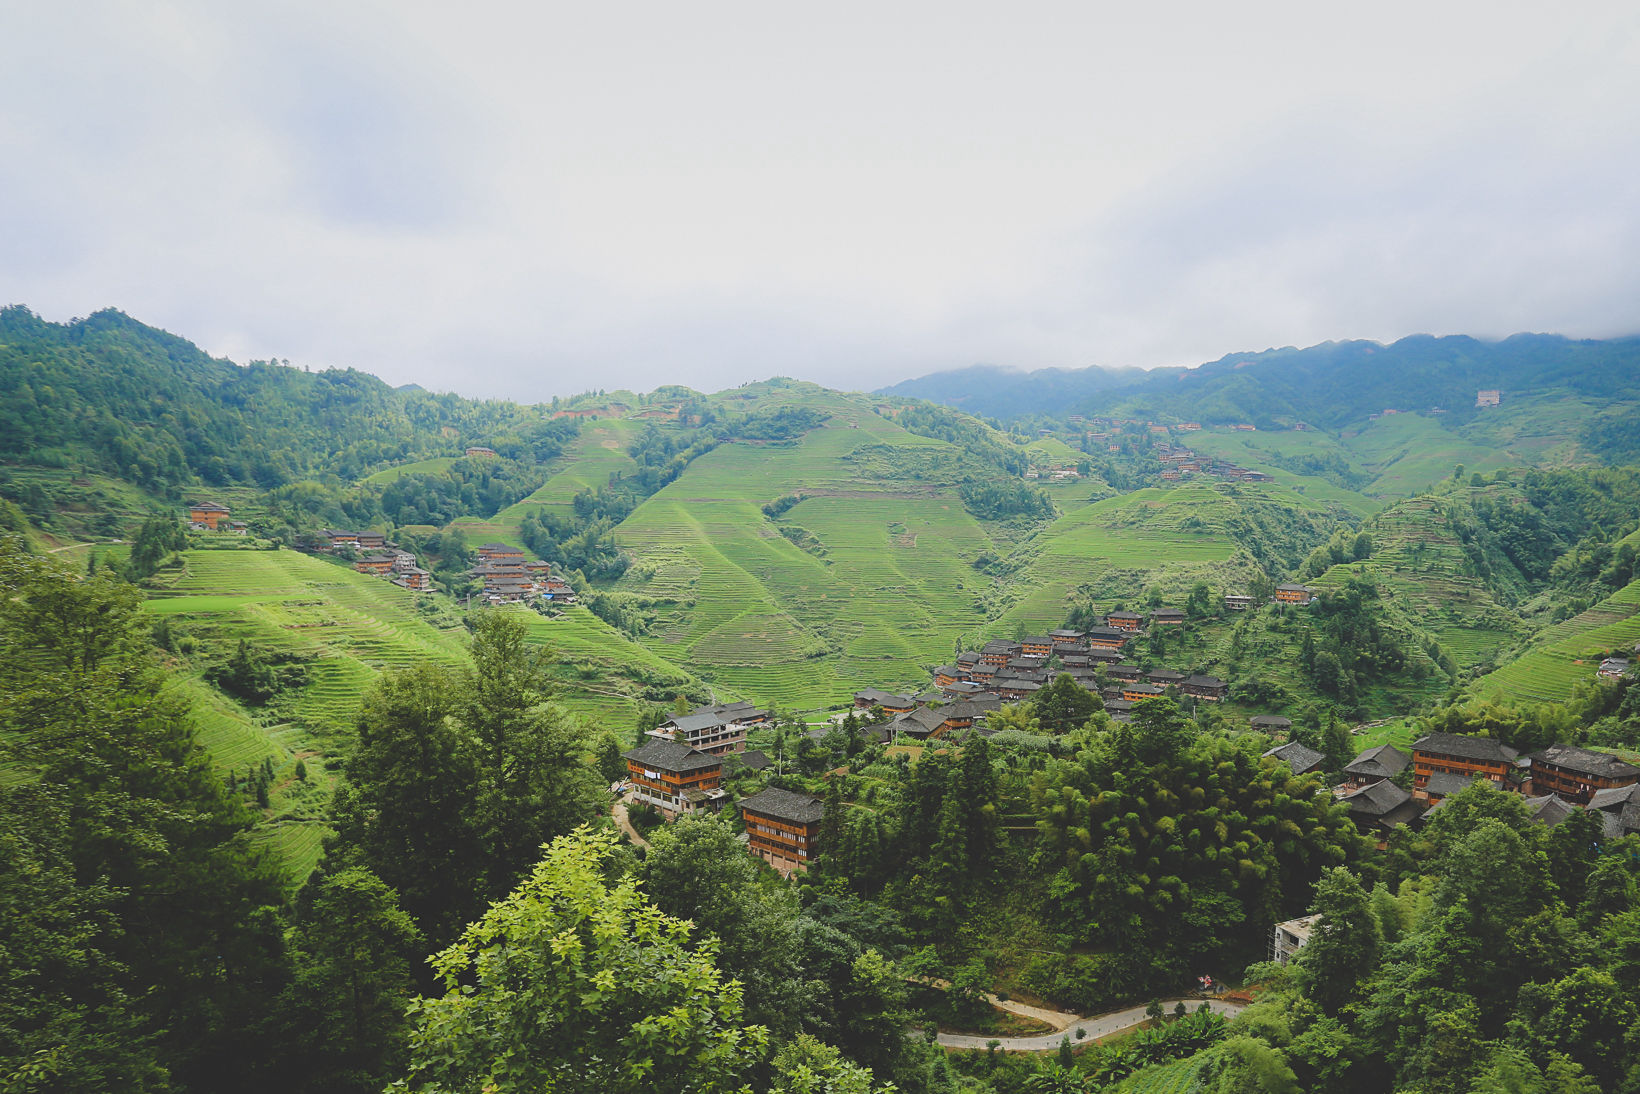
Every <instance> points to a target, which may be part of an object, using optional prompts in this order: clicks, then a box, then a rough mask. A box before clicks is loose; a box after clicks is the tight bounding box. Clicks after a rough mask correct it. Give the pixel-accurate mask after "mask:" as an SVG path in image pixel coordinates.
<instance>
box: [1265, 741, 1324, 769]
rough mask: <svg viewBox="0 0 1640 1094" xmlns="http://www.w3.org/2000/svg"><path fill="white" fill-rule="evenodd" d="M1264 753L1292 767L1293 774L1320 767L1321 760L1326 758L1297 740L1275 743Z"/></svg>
mask: <svg viewBox="0 0 1640 1094" xmlns="http://www.w3.org/2000/svg"><path fill="white" fill-rule="evenodd" d="M1265 755H1266V756H1274V757H1275V758H1276V759H1278V760H1281V761H1283V762H1285V763H1286V764H1287V766H1288V767H1290V768H1292V769H1293V774H1294V775H1302V774H1304V773H1305V772H1306V771H1315V770H1317V769H1318V768H1320V767H1321V763H1322V761H1324V760H1325V759H1326V758H1327V757H1325V756H1323V755H1322V754H1321V753H1319V752H1317V751H1316V750H1315V749H1313V748H1307V747H1305V746H1304V745H1301V744H1299V743H1298V742H1297V741H1289V742H1287V743H1286V744H1284V745H1277V746H1276V747H1274V748H1272V749H1270V750H1269V751H1268V752H1266V753H1265Z"/></svg>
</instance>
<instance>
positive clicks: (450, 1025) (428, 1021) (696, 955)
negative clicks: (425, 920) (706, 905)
mask: <svg viewBox="0 0 1640 1094" xmlns="http://www.w3.org/2000/svg"><path fill="white" fill-rule="evenodd" d="M615 852H616V840H615V837H614V836H613V835H611V834H609V833H607V832H593V831H591V830H589V829H587V828H580V829H577V830H576V831H574V832H572V833H570V834H569V835H567V836H563V837H560V838H559V839H557V840H554V841H553V843H552V845H551V846H550V847H549V848H548V849H547V854H546V857H545V858H544V859H543V860H542V861H541V862H540V863H538V864H537V865H536V867H535V869H534V871H533V872H532V873H531V875H530V876H529V878H528V879H526V880H525V882H524V883H523V884H522V885H520V886H519V887H518V889H517V891H516V892H514V893H512V894H511V895H510V896H508V897H507V898H506V899H505V900H503V901H501V902H500V903H498V904H496V905H494V906H493V907H491V909H490V910H489V911H488V912H486V913H485V914H484V917H483V918H482V919H480V920H479V921H478V922H477V923H474V924H473V925H472V926H471V927H469V928H468V929H467V931H466V932H465V933H464V934H463V936H462V938H461V940H460V941H459V942H457V943H456V944H455V945H453V946H451V947H450V948H449V949H447V950H445V951H444V952H442V953H440V954H439V955H438V956H437V957H435V958H434V959H433V963H434V967H435V969H436V971H437V974H438V977H439V980H440V982H441V983H442V985H443V988H444V994H443V995H442V996H441V997H438V998H421V999H417V1000H415V1001H413V1002H412V1003H411V1007H410V1014H411V1020H412V1021H413V1022H414V1023H415V1033H414V1035H413V1037H412V1040H411V1057H410V1065H409V1075H408V1077H407V1078H405V1079H402V1080H400V1081H399V1082H397V1083H395V1084H393V1086H392V1087H391V1088H390V1089H391V1090H398V1091H418V1092H422V1094H435V1092H438V1094H444V1092H455V1091H463V1092H469V1091H470V1092H472V1094H478V1092H479V1091H481V1090H484V1089H494V1090H497V1091H514V1090H516V1091H523V1090H553V1091H558V1092H561V1094H581V1092H585V1094H641V1092H647V1091H652V1090H677V1091H698V1092H702V1094H712V1092H716V1091H740V1090H745V1089H748V1088H747V1086H746V1082H745V1077H746V1075H747V1072H748V1071H749V1070H750V1069H751V1068H752V1067H753V1066H754V1065H755V1064H756V1063H757V1061H758V1060H759V1059H760V1058H761V1057H762V1055H763V1053H764V1051H765V1046H766V1044H767V1033H766V1032H765V1031H764V1030H763V1029H762V1028H761V1027H758V1026H750V1027H748V1026H743V1025H742V1024H741V989H740V986H739V985H738V984H736V983H734V982H733V981H730V980H728V979H726V978H725V977H724V975H723V974H722V973H721V972H720V971H718V969H717V966H716V964H715V961H714V957H715V951H716V946H715V945H713V944H712V943H710V942H703V943H700V944H698V945H693V946H692V945H691V942H692V938H691V935H692V928H691V926H690V924H689V923H688V922H686V921H684V920H680V919H677V918H675V917H673V916H669V915H666V914H665V913H664V912H661V911H660V910H659V909H657V908H656V907H655V906H654V905H653V904H652V903H650V901H649V900H648V899H647V898H646V897H645V896H644V895H643V892H642V891H641V889H640V887H639V885H638V883H637V881H636V880H635V879H633V878H622V879H619V880H615V881H611V880H609V879H608V878H607V877H606V874H605V871H606V869H607V868H608V866H609V864H610V860H611V857H612V856H613V855H614V854H615Z"/></svg>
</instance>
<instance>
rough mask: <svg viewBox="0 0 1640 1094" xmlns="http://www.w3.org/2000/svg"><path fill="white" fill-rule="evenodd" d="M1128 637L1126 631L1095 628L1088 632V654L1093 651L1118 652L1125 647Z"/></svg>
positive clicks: (1113, 628) (1112, 628)
mask: <svg viewBox="0 0 1640 1094" xmlns="http://www.w3.org/2000/svg"><path fill="white" fill-rule="evenodd" d="M1128 638H1129V635H1128V633H1127V632H1126V631H1122V630H1117V629H1116V628H1115V627H1095V628H1093V629H1092V630H1090V631H1089V632H1088V647H1089V652H1090V653H1091V652H1092V651H1093V650H1119V649H1121V648H1122V647H1123V646H1125V645H1127V640H1128Z"/></svg>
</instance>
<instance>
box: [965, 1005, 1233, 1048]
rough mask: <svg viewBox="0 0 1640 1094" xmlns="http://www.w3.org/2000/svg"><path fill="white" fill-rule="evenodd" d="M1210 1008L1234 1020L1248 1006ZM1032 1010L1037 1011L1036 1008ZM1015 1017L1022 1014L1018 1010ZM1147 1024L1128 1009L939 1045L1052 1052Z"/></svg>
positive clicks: (1137, 1011) (1140, 1014)
mask: <svg viewBox="0 0 1640 1094" xmlns="http://www.w3.org/2000/svg"><path fill="white" fill-rule="evenodd" d="M1179 1001H1180V1000H1174V999H1164V1000H1162V1005H1163V1006H1165V1007H1167V1008H1168V1009H1169V1010H1172V1009H1173V1004H1174V1003H1175V1002H1179ZM1182 1002H1183V1003H1184V1005H1185V1006H1187V1007H1189V1008H1190V1009H1191V1010H1196V1009H1197V1008H1198V1007H1200V1006H1201V1001H1200V1000H1199V999H1185V1000H1182ZM1004 1005H1006V1004H1004ZM1208 1006H1209V1007H1211V1008H1212V1010H1213V1012H1214V1013H1215V1014H1222V1015H1224V1016H1225V1017H1226V1018H1233V1017H1235V1016H1236V1015H1238V1014H1240V1013H1241V1012H1242V1011H1243V1010H1244V1009H1246V1006H1247V1005H1246V1004H1245V1003H1225V1002H1221V1001H1220V1000H1217V999H1212V1000H1209V1001H1208ZM1008 1009H1009V1010H1014V1008H1013V1007H1009V1008H1008ZM1030 1009H1032V1010H1034V1009H1035V1008H1030ZM1015 1013H1023V1012H1022V1011H1018V1010H1015ZM1038 1013H1039V1014H1040V1013H1047V1014H1056V1013H1057V1012H1055V1011H1047V1012H1038ZM1035 1016H1036V1015H1033V1017H1035ZM1046 1020H1047V1019H1044V1021H1046ZM1144 1020H1145V1008H1144V1007H1129V1008H1128V1009H1126V1010H1114V1011H1111V1012H1110V1013H1109V1014H1095V1015H1093V1016H1092V1017H1090V1018H1078V1019H1076V1020H1075V1022H1074V1023H1073V1024H1072V1025H1071V1026H1070V1027H1069V1028H1068V1029H1062V1030H1059V1031H1056V1032H1054V1033H1042V1034H1038V1035H1037V1036H1035V1037H983V1036H981V1037H976V1036H972V1035H970V1034H966V1033H942V1034H940V1035H939V1037H938V1041H939V1043H940V1044H942V1045H944V1046H945V1047H946V1048H985V1047H987V1046H988V1045H990V1043H991V1042H992V1041H996V1042H997V1047H998V1048H1000V1049H1002V1050H1004V1051H1006V1052H1052V1051H1054V1050H1055V1049H1057V1048H1058V1047H1059V1042H1061V1041H1063V1040H1064V1039H1065V1038H1066V1037H1067V1036H1069V1037H1070V1039H1071V1044H1073V1045H1074V1044H1078V1043H1085V1042H1087V1041H1093V1040H1097V1039H1098V1038H1100V1037H1109V1036H1110V1035H1111V1034H1113V1033H1120V1032H1122V1031H1123V1030H1125V1029H1131V1028H1133V1027H1134V1026H1137V1025H1139V1024H1140V1023H1142V1022H1143V1021H1144ZM1079 1030H1080V1031H1085V1032H1086V1034H1087V1036H1086V1037H1085V1038H1083V1041H1082V1042H1078V1040H1077V1037H1076V1034H1077V1032H1078V1031H1079Z"/></svg>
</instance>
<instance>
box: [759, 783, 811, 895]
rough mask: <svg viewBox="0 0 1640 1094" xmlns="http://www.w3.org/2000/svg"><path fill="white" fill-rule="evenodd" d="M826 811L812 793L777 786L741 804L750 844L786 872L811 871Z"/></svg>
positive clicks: (767, 860)
mask: <svg viewBox="0 0 1640 1094" xmlns="http://www.w3.org/2000/svg"><path fill="white" fill-rule="evenodd" d="M825 812H826V809H825V804H824V803H823V802H821V800H820V799H819V798H816V797H812V796H810V795H808V794H795V793H793V792H792V791H790V790H780V789H778V788H776V787H770V788H769V789H767V790H761V791H759V792H758V793H756V794H753V795H752V796H751V797H749V798H745V799H743V800H742V801H741V803H740V815H741V818H742V819H743V820H744V821H745V822H746V845H747V847H748V848H749V849H750V850H751V852H752V854H754V855H756V856H757V857H758V858H760V859H762V860H763V861H764V862H767V863H768V864H769V865H770V866H773V867H774V868H775V869H776V870H779V871H780V872H781V873H782V874H787V875H790V874H791V873H792V872H793V871H795V870H807V869H808V867H809V863H811V862H813V861H814V858H815V855H816V854H818V853H819V848H818V846H817V845H816V844H817V841H818V838H819V835H820V820H821V818H822V817H824V816H825Z"/></svg>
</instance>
